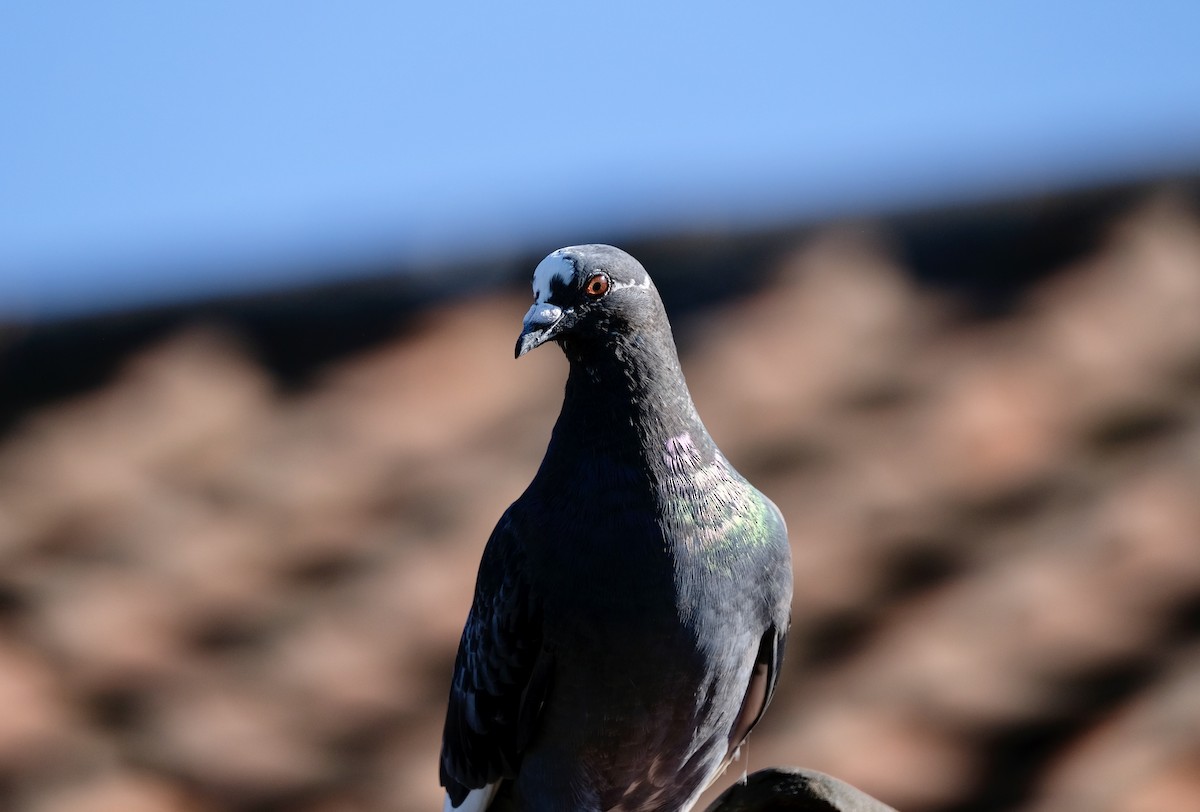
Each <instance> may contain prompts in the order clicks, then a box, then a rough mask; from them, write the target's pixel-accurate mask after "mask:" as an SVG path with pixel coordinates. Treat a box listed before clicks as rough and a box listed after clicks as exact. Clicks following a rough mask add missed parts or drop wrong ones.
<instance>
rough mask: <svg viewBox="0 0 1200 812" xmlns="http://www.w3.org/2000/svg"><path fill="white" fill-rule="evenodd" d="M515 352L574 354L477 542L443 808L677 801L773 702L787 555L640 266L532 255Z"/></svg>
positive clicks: (702, 782)
mask: <svg viewBox="0 0 1200 812" xmlns="http://www.w3.org/2000/svg"><path fill="white" fill-rule="evenodd" d="M533 290H534V294H535V295H536V301H535V302H534V304H533V306H532V307H531V308H530V309H529V312H528V313H527V314H526V315H525V320H524V325H523V330H522V331H521V335H520V338H519V339H518V340H517V347H516V355H517V357H518V358H519V357H520V356H522V355H524V354H525V353H527V352H529V351H530V350H533V349H534V348H536V347H538V346H540V345H541V344H544V343H546V342H549V341H554V342H557V343H558V345H559V346H560V347H561V348H562V350H563V352H564V353H565V354H566V356H567V359H568V361H569V365H570V370H569V373H568V377H567V384H566V392H565V394H564V398H563V405H562V411H561V413H560V414H559V417H558V421H557V423H556V424H555V426H554V430H553V432H552V434H551V438H550V443H549V446H548V447H547V449H546V455H545V458H544V459H543V460H542V464H541V467H540V468H539V469H538V472H537V474H536V475H535V476H534V478H533V481H532V482H531V483H530V484H529V487H528V488H527V489H526V490H525V492H524V493H523V494H522V495H521V496H520V498H518V499H517V500H516V501H515V502H514V503H513V504H512V505H511V506H510V507H509V508H508V510H507V511H506V512H505V513H504V515H503V516H502V517H501V518H500V521H499V523H498V524H497V525H496V528H495V530H494V531H493V532H492V535H491V538H490V539H489V540H488V543H487V546H486V548H485V550H484V553H483V558H482V561H481V562H480V565H479V573H478V577H477V580H476V586H475V597H474V601H473V604H472V606H471V609H470V613H469V615H468V617H467V621H466V626H465V628H464V629H463V634H462V640H461V643H460V645H459V648H458V656H457V660H456V662H455V666H454V677H453V681H452V685H451V690H450V702H449V708H448V711H447V714H446V725H445V731H444V734H443V741H442V754H441V783H442V786H444V787H445V788H446V801H445V805H444V807H443V809H444V810H447V811H448V810H459V811H460V812H480V811H481V810H485V809H487V810H492V812H497V810H502V809H504V810H522V812H527V811H530V810H545V811H546V812H564V810H578V811H579V812H593V811H594V812H600V810H608V811H609V812H651V810H663V811H664V812H665V811H666V810H671V811H672V812H674V811H675V810H687V809H690V808H691V807H692V805H693V804H695V802H696V800H697V798H698V797H699V795H700V794H701V792H703V790H704V789H705V788H706V787H707V786H708V785H709V784H710V783H711V782H712V781H713V780H714V779H715V778H716V777H717V776H718V775H720V773H721V772H722V771H723V770H724V769H725V767H726V766H727V765H728V764H729V762H730V761H731V759H732V758H733V757H734V756H735V754H736V751H737V749H738V747H739V746H740V745H741V743H742V742H743V741H744V740H745V738H746V735H747V734H748V733H749V732H750V729H751V728H752V727H754V725H755V724H756V723H757V722H758V719H759V717H760V716H761V715H762V713H763V710H764V709H765V708H766V706H767V703H768V702H769V701H770V699H771V694H772V692H773V690H774V688H775V683H776V680H777V678H778V675H779V667H780V663H781V660H782V657H783V646H784V639H785V636H786V634H787V630H788V624H789V616H790V606H791V593H792V570H791V553H790V548H789V546H788V541H787V531H786V529H785V527H784V522H783V517H782V516H781V515H780V512H779V510H778V509H777V508H776V507H775V505H774V504H773V503H772V502H771V501H770V500H769V499H768V498H767V497H766V496H764V495H763V494H761V493H760V492H759V491H758V490H756V489H755V488H754V487H753V486H752V485H750V483H748V482H747V481H746V480H745V479H744V478H743V477H742V476H741V475H740V474H739V473H738V472H737V471H736V470H734V468H733V466H732V465H730V464H729V462H728V461H727V460H726V459H725V457H724V456H723V455H722V454H721V452H720V451H719V450H718V449H717V446H716V445H715V444H714V443H713V440H712V438H711V437H710V436H709V434H708V431H706V430H705V428H704V425H703V424H702V423H701V422H700V418H699V416H697V414H696V409H695V406H694V405H693V404H692V398H691V395H690V394H689V393H688V389H687V385H686V383H685V382H684V378H683V373H682V372H681V370H680V367H679V359H678V355H677V354H676V350H675V342H674V339H673V338H672V335H671V327H670V324H669V323H668V322H667V316H666V312H665V311H664V309H663V305H662V300H661V299H660V298H659V295H658V291H657V289H656V288H655V286H654V283H653V282H652V281H651V280H650V276H649V275H648V274H647V273H646V271H645V269H644V268H643V267H642V266H641V264H640V263H639V262H638V261H637V260H635V259H634V258H633V257H631V256H630V255H629V254H627V253H625V252H624V251H621V250H619V249H617V248H613V247H612V246H607V245H582V246H574V247H569V248H562V249H559V250H558V251H555V252H554V253H552V254H550V255H549V256H548V257H546V258H545V259H544V260H543V261H542V262H541V263H540V264H539V265H538V266H537V269H536V270H535V271H534V275H533Z"/></svg>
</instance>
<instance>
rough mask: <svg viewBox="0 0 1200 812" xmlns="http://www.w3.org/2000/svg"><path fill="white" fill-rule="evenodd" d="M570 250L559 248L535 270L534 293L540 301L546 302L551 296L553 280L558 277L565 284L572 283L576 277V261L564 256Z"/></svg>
mask: <svg viewBox="0 0 1200 812" xmlns="http://www.w3.org/2000/svg"><path fill="white" fill-rule="evenodd" d="M570 250H571V249H570V248H560V249H558V250H557V251H555V252H554V253H552V254H550V255H549V256H548V257H546V258H545V259H543V260H542V261H541V262H539V263H538V266H537V267H536V268H535V269H534V270H533V295H534V296H536V297H537V300H538V302H545V301H546V300H547V299H549V298H550V294H551V290H550V283H551V281H552V280H554V279H558V280H559V281H560V282H562V283H563V284H564V285H570V284H571V280H572V279H574V278H575V263H573V262H571V260H569V259H567V258H566V257H565V256H563V254H565V253H566V252H567V251H570Z"/></svg>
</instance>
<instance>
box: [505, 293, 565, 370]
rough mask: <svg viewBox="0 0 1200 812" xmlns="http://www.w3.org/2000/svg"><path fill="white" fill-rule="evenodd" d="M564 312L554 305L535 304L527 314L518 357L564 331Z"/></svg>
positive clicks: (518, 343) (519, 341)
mask: <svg viewBox="0 0 1200 812" xmlns="http://www.w3.org/2000/svg"><path fill="white" fill-rule="evenodd" d="M563 315H564V314H563V310H562V308H561V307H556V306H554V305H552V304H535V305H534V306H533V307H531V308H529V312H528V313H526V314H525V321H524V323H523V325H522V328H521V336H520V337H519V338H518V339H517V351H516V357H517V358H520V357H521V356H522V355H524V354H525V353H527V352H529V351H530V350H532V349H534V348H535V347H540V346H541V345H542V344H545V343H546V342H547V341H549V340H551V339H552V338H554V337H555V336H557V335H558V334H559V333H561V332H562V331H563V328H564V327H565V326H566V325H565V324H564V323H563V322H564V319H563Z"/></svg>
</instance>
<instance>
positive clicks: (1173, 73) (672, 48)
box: [0, 0, 1200, 812]
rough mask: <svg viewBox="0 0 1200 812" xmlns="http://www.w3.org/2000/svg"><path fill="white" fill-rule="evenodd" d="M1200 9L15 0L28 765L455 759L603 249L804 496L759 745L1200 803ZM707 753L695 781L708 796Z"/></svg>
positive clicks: (97, 770) (9, 270)
mask: <svg viewBox="0 0 1200 812" xmlns="http://www.w3.org/2000/svg"><path fill="white" fill-rule="evenodd" d="M1198 30H1200V6H1198V5H1197V4H1194V3H1188V2H1183V1H1182V0H1181V1H1180V2H1175V3H1172V2H1146V3H1141V4H1138V5H1137V6H1136V7H1135V6H1133V5H1132V4H1130V5H1128V6H1124V5H1118V4H1102V5H1097V4H1091V3H1081V2H1038V3H1032V2H1015V3H1005V4H987V5H983V4H973V5H970V6H968V5H966V4H959V3H951V2H924V3H921V2H918V3H907V4H903V5H902V6H894V7H887V8H883V7H880V6H879V5H876V4H865V3H853V2H852V3H843V4H838V5H837V6H836V8H835V7H833V6H830V7H820V8H818V7H815V6H814V7H808V6H807V5H805V4H798V3H779V4H766V5H762V6H756V7H750V8H740V9H738V10H736V11H734V10H733V9H732V7H730V6H728V5H726V4H717V3H707V2H691V3H687V4H682V3H661V4H644V3H621V2H616V3H606V4H603V6H590V7H575V6H572V5H570V4H563V3H550V2H530V3H525V4H520V5H519V6H512V5H508V6H500V5H494V4H482V3H471V2H466V3H455V4H450V5H444V6H436V5H434V4H420V5H410V4H391V3H378V2H364V3H357V4H352V5H343V6H340V7H338V8H337V9H336V10H335V9H333V8H332V7H331V6H328V5H326V4H317V3H297V2H290V3H282V2H262V3H255V4H243V3H230V2H210V3H205V4H195V5H181V4H166V5H164V4H160V3H149V2H145V3H134V2H122V1H119V0H114V2H108V3H104V4H99V3H84V2H73V3H72V2H43V3H37V4H33V3H28V4H23V3H10V4H5V5H4V6H3V8H0V109H2V110H3V127H2V128H0V808H3V809H6V810H7V809H11V810H19V811H20V812H118V811H119V812H218V810H230V811H231V812H283V811H284V810H288V811H289V812H290V811H291V810H295V811H296V812H374V811H375V810H418V809H430V808H438V804H440V797H441V793H440V791H439V789H438V787H437V768H436V763H437V754H438V749H439V746H440V734H441V721H442V714H443V712H444V707H445V696H446V693H447V690H448V683H449V676H450V671H451V667H452V663H453V656H454V650H455V646H456V644H457V639H458V634H459V631H460V629H461V624H462V621H463V619H464V617H465V614H466V610H467V607H468V605H469V602H470V597H471V590H472V585H473V582H474V577H475V569H476V566H477V563H478V559H479V555H480V552H481V550H482V547H483V544H484V542H485V540H486V539H487V536H488V534H489V532H490V530H491V528H492V525H493V523H494V522H495V520H496V519H497V518H498V517H499V515H500V513H501V512H502V511H503V509H504V507H505V506H506V505H507V504H508V503H509V502H510V501H511V500H512V499H514V498H515V497H516V496H517V495H518V494H519V493H520V491H521V489H522V488H523V487H524V485H525V484H526V483H527V482H528V480H529V479H530V477H531V476H532V474H533V472H534V471H535V469H536V466H537V464H538V462H539V461H540V458H541V454H542V451H543V450H544V447H545V442H546V440H547V438H548V436H549V431H550V427H551V425H552V423H553V420H554V418H555V416H556V414H557V410H558V406H559V403H560V398H561V386H562V382H563V380H564V379H565V374H566V365H565V361H564V360H563V359H562V357H561V355H560V354H559V353H557V352H556V351H555V350H553V349H552V348H551V349H547V350H543V351H541V352H537V353H533V354H532V355H531V356H528V357H526V358H524V359H522V360H521V362H520V363H517V362H514V361H513V360H512V346H513V342H514V341H515V338H516V335H517V332H518V330H519V326H520V319H521V317H522V315H523V314H524V312H525V309H526V308H527V306H528V304H529V302H530V300H531V297H530V294H529V288H528V284H529V279H530V275H531V272H532V269H533V267H534V265H535V264H536V262H537V261H538V260H539V259H540V258H541V257H542V256H544V255H545V254H546V253H548V252H549V251H551V250H553V249H554V248H557V247H559V246H561V245H567V244H574V243H582V242H593V241H595V242H610V243H615V244H618V245H620V246H622V247H625V248H626V249H628V250H630V251H631V252H632V253H634V255H635V256H637V257H639V258H640V259H641V260H642V261H643V263H644V264H645V265H646V266H647V268H648V269H649V270H650V271H651V273H652V274H653V275H654V276H655V279H656V280H657V282H658V283H659V287H660V289H661V291H662V293H663V297H664V299H665V301H666V304H667V309H668V311H669V313H670V314H671V316H672V319H673V323H674V325H675V329H676V335H677V339H678V342H679V344H680V349H681V353H682V358H683V364H684V368H685V372H686V373H687V375H688V378H689V381H690V383H691V385H692V389H693V395H694V397H695V399H696V401H697V403H698V406H699V408H700V411H701V414H702V415H703V416H704V418H705V420H706V422H707V424H708V426H709V428H710V430H711V431H712V433H713V435H714V436H715V437H716V439H717V441H718V442H719V443H720V445H721V446H722V448H723V450H724V451H725V452H726V454H727V456H728V457H729V458H730V459H731V460H732V461H733V462H734V463H735V464H736V465H737V466H738V467H739V468H740V469H741V470H742V472H743V473H745V474H746V475H747V476H748V477H749V478H750V479H752V480H753V481H755V482H756V483H757V484H758V485H759V486H760V487H761V488H762V489H763V490H764V491H765V492H766V493H767V494H768V495H770V496H771V497H772V498H773V499H774V500H775V501H776V502H777V503H778V504H779V505H780V507H781V508H782V509H783V512H784V514H785V515H786V517H787V520H788V523H789V527H790V531H791V537H792V541H793V546H794V555H795V576H796V599H795V606H794V617H795V625H794V627H793V631H792V636H791V640H790V643H789V651H788V658H787V664H786V668H785V671H784V673H783V677H782V684H781V687H780V689H779V692H778V694H777V698H776V699H775V702H774V704H773V706H772V708H771V710H770V712H769V713H768V714H767V716H766V718H765V720H764V722H763V723H762V725H761V726H760V728H759V730H758V731H757V732H756V733H755V735H754V736H753V737H752V739H751V742H750V745H749V748H748V760H747V761H745V762H743V763H742V764H741V765H738V766H737V767H735V768H734V770H731V773H730V775H728V776H726V778H724V779H723V780H722V781H721V782H720V784H719V786H720V787H721V788H723V787H724V786H727V785H728V783H729V782H730V781H732V780H733V778H734V777H735V774H736V773H737V772H738V771H739V770H740V769H742V768H743V767H744V768H748V769H751V770H753V769H757V768H760V767H764V766H768V765H801V766H805V767H811V768H816V769H820V770H824V771H826V772H829V773H832V774H834V775H836V776H838V777H840V778H842V779H845V780H848V781H850V782H852V783H854V784H856V785H858V786H860V787H861V788H863V789H865V790H867V791H868V792H871V793H872V794H874V795H877V796H878V797H880V798H881V799H883V800H885V801H887V802H888V803H890V804H892V805H894V806H896V807H898V808H900V809H902V810H905V811H906V812H967V810H972V811H974V812H980V811H982V812H988V811H990V810H1029V811H1030V812H1043V811H1045V812H1049V811H1050V810H1055V812H1060V811H1061V810H1068V812H1069V811H1070V810H1088V811H1089V812H1155V811H1157V810H1183V809H1194V808H1200V56H1197V53H1198V52H1197V49H1196V44H1195V40H1196V32H1197V31H1198ZM709 797H711V795H710V796H709Z"/></svg>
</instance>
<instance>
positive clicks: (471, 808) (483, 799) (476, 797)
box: [442, 781, 500, 812]
mask: <svg viewBox="0 0 1200 812" xmlns="http://www.w3.org/2000/svg"><path fill="white" fill-rule="evenodd" d="M498 789H500V782H499V781H497V782H496V783H494V784H488V785H487V786H485V787H480V788H479V789H473V790H471V791H470V792H468V793H467V797H466V798H463V802H462V804H461V805H459V806H455V805H454V804H452V803H450V796H449V795H448V794H447V795H446V800H445V802H444V803H443V804H442V812H484V810H485V809H487V808H488V804H490V803H491V802H492V798H493V797H495V795H496V790H498Z"/></svg>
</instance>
